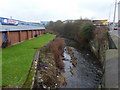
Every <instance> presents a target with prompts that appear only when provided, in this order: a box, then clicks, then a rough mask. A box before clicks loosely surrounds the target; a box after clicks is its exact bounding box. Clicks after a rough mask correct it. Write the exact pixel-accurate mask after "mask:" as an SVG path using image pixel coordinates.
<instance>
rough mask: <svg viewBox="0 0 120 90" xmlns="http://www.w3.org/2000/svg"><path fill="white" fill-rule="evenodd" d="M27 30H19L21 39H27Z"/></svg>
mask: <svg viewBox="0 0 120 90" xmlns="http://www.w3.org/2000/svg"><path fill="white" fill-rule="evenodd" d="M27 38H28V37H27V31H21V41H24V40H27Z"/></svg>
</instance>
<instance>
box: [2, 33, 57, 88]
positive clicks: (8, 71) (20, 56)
mask: <svg viewBox="0 0 120 90" xmlns="http://www.w3.org/2000/svg"><path fill="white" fill-rule="evenodd" d="M53 37H55V35H51V34H45V35H42V36H40V37H37V38H34V39H31V40H28V41H25V42H23V43H20V44H17V45H14V46H12V47H10V48H6V49H3V52H2V86H21V85H22V84H23V83H24V81H25V79H26V76H27V74H28V71H29V69H30V66H31V63H32V60H33V58H34V54H35V52H36V49H35V48H40V47H42V46H44V45H45V44H47V43H48V42H49V41H50V40H51V39H52V38H53Z"/></svg>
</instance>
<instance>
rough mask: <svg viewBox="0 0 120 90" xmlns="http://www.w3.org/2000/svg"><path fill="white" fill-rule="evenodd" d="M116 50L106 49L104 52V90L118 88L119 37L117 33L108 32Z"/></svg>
mask: <svg viewBox="0 0 120 90" xmlns="http://www.w3.org/2000/svg"><path fill="white" fill-rule="evenodd" d="M109 34H110V36H111V38H112V40H113V42H114V43H115V45H116V47H117V49H108V50H107V51H106V60H105V88H118V87H119V85H118V82H119V81H118V80H119V78H118V64H119V61H118V56H119V55H118V49H119V45H120V44H118V43H119V35H118V34H117V32H109Z"/></svg>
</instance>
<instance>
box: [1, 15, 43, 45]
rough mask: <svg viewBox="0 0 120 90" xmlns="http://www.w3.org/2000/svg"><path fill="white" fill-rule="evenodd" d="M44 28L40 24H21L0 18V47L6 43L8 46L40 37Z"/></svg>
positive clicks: (17, 21)
mask: <svg viewBox="0 0 120 90" xmlns="http://www.w3.org/2000/svg"><path fill="white" fill-rule="evenodd" d="M44 33H45V27H44V26H43V25H42V24H40V23H32V22H23V21H19V20H14V19H8V18H2V17H0V46H1V47H2V45H3V44H4V43H5V42H7V44H8V45H9V46H11V45H14V44H16V43H19V42H22V41H25V40H28V39H31V38H34V37H36V36H40V35H42V34H44Z"/></svg>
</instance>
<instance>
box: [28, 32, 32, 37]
mask: <svg viewBox="0 0 120 90" xmlns="http://www.w3.org/2000/svg"><path fill="white" fill-rule="evenodd" d="M30 38H32V31H28V39H30Z"/></svg>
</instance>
